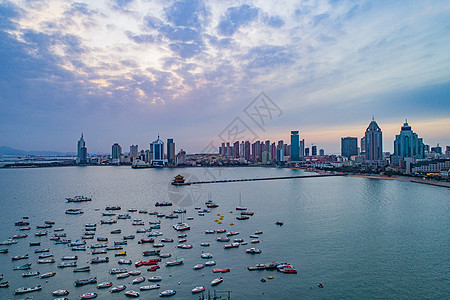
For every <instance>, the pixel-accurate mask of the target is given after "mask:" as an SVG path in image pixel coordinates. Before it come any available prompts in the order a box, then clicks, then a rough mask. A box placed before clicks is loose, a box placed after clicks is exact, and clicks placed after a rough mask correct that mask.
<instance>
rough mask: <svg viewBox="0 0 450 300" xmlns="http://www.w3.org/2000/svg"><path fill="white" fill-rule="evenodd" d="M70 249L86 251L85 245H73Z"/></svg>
mask: <svg viewBox="0 0 450 300" xmlns="http://www.w3.org/2000/svg"><path fill="white" fill-rule="evenodd" d="M70 250H72V251H86V246H75V247H72V248H70Z"/></svg>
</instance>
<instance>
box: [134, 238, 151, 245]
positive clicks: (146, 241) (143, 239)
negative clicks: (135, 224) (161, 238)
mask: <svg viewBox="0 0 450 300" xmlns="http://www.w3.org/2000/svg"><path fill="white" fill-rule="evenodd" d="M153 242H155V239H152V238H150V239H146V238H142V239H140V240H139V241H138V244H145V243H153Z"/></svg>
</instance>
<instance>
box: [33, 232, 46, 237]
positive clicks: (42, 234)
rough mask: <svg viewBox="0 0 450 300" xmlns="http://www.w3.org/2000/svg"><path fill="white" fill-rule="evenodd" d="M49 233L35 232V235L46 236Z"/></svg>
mask: <svg viewBox="0 0 450 300" xmlns="http://www.w3.org/2000/svg"><path fill="white" fill-rule="evenodd" d="M47 234H48V231H44V232H41V231H40V232H35V233H34V235H35V236H46V235H47Z"/></svg>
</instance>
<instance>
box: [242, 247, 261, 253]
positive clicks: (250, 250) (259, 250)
mask: <svg viewBox="0 0 450 300" xmlns="http://www.w3.org/2000/svg"><path fill="white" fill-rule="evenodd" d="M245 252H246V253H249V254H259V253H261V252H262V251H261V249H256V248H250V249H246V250H245Z"/></svg>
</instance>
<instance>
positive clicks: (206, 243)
mask: <svg viewBox="0 0 450 300" xmlns="http://www.w3.org/2000/svg"><path fill="white" fill-rule="evenodd" d="M200 246H202V247H209V246H211V245H210V243H208V242H202V243H200Z"/></svg>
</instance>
